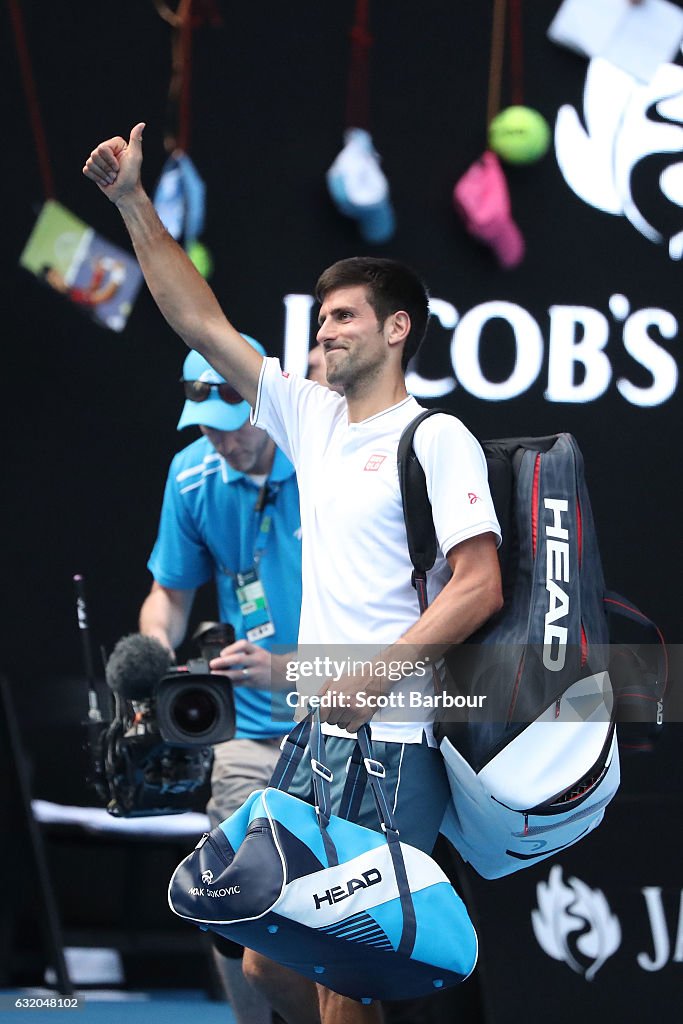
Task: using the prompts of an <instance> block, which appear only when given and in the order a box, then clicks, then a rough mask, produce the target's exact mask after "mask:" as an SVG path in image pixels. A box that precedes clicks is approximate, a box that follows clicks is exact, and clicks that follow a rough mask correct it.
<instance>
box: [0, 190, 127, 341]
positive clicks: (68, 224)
mask: <svg viewBox="0 0 683 1024" xmlns="http://www.w3.org/2000/svg"><path fill="white" fill-rule="evenodd" d="M19 263H20V265H21V266H22V267H25V268H26V270H30V271H31V273H32V274H35V275H36V277H38V278H39V279H40V280H41V281H43V282H44V283H45V284H47V285H48V286H49V287H51V288H54V290H55V291H57V292H59V293H60V294H61V295H64V296H65V297H66V298H67V299H69V300H70V301H71V302H73V303H74V304H75V305H76V306H78V307H79V308H80V309H82V310H83V311H84V312H85V313H87V314H88V315H89V316H91V317H92V318H93V320H95V321H96V322H97V323H99V324H101V325H102V326H104V327H108V328H109V329H110V330H112V331H122V330H123V328H124V327H125V326H126V321H127V320H128V317H129V315H130V312H131V310H132V308H133V303H134V302H135V299H136V297H137V294H138V292H139V290H140V285H141V284H142V274H141V272H140V268H139V267H138V264H137V262H136V260H135V259H134V257H133V256H131V255H130V254H129V253H127V252H125V251H124V250H123V249H120V248H119V247H118V246H116V245H112V244H111V242H107V241H106V240H105V239H104V238H102V237H101V235H98V234H97V232H96V231H94V230H93V228H90V227H88V225H87V224H85V223H84V222H83V221H82V220H79V219H78V217H75V216H74V215H73V214H72V213H70V212H69V210H67V209H65V208H64V207H63V206H61V205H60V204H59V203H56V202H55V201H54V200H52V199H49V200H48V201H47V202H46V203H45V204H44V206H43V208H42V210H41V211H40V214H39V216H38V220H37V221H36V223H35V226H34V228H33V231H32V232H31V236H30V238H29V240H28V242H27V244H26V247H25V248H24V251H23V252H22V254H21V256H20V257H19Z"/></svg>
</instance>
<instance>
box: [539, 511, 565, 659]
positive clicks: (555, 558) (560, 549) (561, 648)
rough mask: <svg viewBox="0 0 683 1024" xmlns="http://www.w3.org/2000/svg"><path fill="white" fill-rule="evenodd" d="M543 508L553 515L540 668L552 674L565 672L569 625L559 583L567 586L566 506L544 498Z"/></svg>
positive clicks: (548, 531) (548, 539) (547, 543)
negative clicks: (567, 624) (542, 667)
mask: <svg viewBox="0 0 683 1024" xmlns="http://www.w3.org/2000/svg"><path fill="white" fill-rule="evenodd" d="M543 504H544V505H545V507H546V508H547V509H550V511H551V512H552V522H550V523H548V524H547V525H546V528H545V547H546V583H545V588H546V590H547V591H548V611H547V612H546V613H545V630H544V632H543V664H544V665H545V667H546V668H547V669H549V670H550V671H551V672H560V671H561V670H562V669H563V668H564V663H565V659H566V656H567V626H566V625H564V626H563V625H560V623H561V622H562V620H563V619H564V621H565V623H567V622H568V621H569V594H568V593H567V592H566V591H565V590H563V589H562V587H561V583H569V530H567V529H566V527H564V526H563V525H562V513H563V512H567V511H568V509H569V502H568V501H565V500H564V499H562V498H545V499H544V501H543Z"/></svg>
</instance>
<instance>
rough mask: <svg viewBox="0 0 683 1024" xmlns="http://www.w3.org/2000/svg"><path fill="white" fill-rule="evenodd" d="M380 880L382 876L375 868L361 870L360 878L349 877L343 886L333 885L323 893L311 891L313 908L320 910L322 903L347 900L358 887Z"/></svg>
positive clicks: (373, 883)
mask: <svg viewBox="0 0 683 1024" xmlns="http://www.w3.org/2000/svg"><path fill="white" fill-rule="evenodd" d="M381 881H382V876H381V874H380V873H379V871H378V870H377V868H370V870H369V871H363V872H361V876H360V878H350V879H349V880H348V882H347V883H346V885H345V886H343V885H333V886H332V888H331V889H326V890H325V892H324V893H322V894H321V895H318V893H315V892H314V893H313V902H314V903H315V909H316V910H320V908H321V906H322V905H323V903H329V905H330V906H332V904H333V903H341V901H342V900H347V899H348V898H349V896H353V894H354V892H358V890H359V889H367V888H368V886H370V885H376V884H377V883H378V882H381Z"/></svg>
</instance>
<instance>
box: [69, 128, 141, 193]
mask: <svg viewBox="0 0 683 1024" xmlns="http://www.w3.org/2000/svg"><path fill="white" fill-rule="evenodd" d="M144 127H145V125H144V122H140V124H136V125H135V127H134V128H133V129H132V130H131V133H130V138H129V139H128V142H126V140H125V139H123V138H121V136H120V135H117V136H115V137H114V138H113V139H107V140H106V142H101V143H100V144H99V146H97V147H96V148H95V149H93V151H92V153H91V154H90V156H89V157H88V159H87V160H86V162H85V166H84V167H83V174H85V176H86V178H90V180H91V181H94V182H95V184H96V185H97V187H98V188H99V189H100V190H101V191H102V192H104V194H105V196H106V197H107V199H109V200H111V202H112V203H118V202H119V200H120V199H121V198H122V197H124V196H126V195H128V194H130V193H133V192H135V191H136V190H137V189H140V188H141V187H142V186H141V184H140V168H141V166H142V132H143V130H144Z"/></svg>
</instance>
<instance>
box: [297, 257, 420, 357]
mask: <svg viewBox="0 0 683 1024" xmlns="http://www.w3.org/2000/svg"><path fill="white" fill-rule="evenodd" d="M356 285H363V286H365V288H366V289H367V295H368V302H369V303H370V305H371V306H372V308H373V310H374V311H375V315H376V317H377V320H378V322H379V323H380V325H381V324H383V323H384V321H385V320H386V318H387V317H388V316H391V314H392V313H395V312H396V311H397V310H399V309H404V310H405V311H406V313H407V314H408V316H409V317H410V324H411V328H410V333H409V335H408V337H407V338H406V340H405V344H404V346H403V354H402V358H401V367H402V368H403V369H404V370H405V368H406V366H407V365H408V362H409V361H410V360H411V359H412V358H413V356H414V355H415V353H416V352H417V350H418V348H419V347H420V344H421V343H422V340H423V338H424V336H425V333H426V330H427V321H428V319H429V294H428V292H427V289H426V287H425V285H424V284H423V282H422V281H421V280H420V278H419V277H418V276H417V274H416V273H415V272H414V271H413V270H411V269H410V267H407V266H405V264H403V263H399V262H397V261H396V260H387V259H381V258H379V257H375V256H353V257H351V259H347V260H339V261H338V262H337V263H333V264H332V266H331V267H328V268H327V270H324V271H323V272H322V274H321V275H320V277H319V278H318V283H317V285H316V286H315V297H316V299H317V300H318V302H324V301H325V298H326V296H327V295H329V293H330V292H333V291H336V290H337V289H338V288H353V287H355V286H356Z"/></svg>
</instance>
